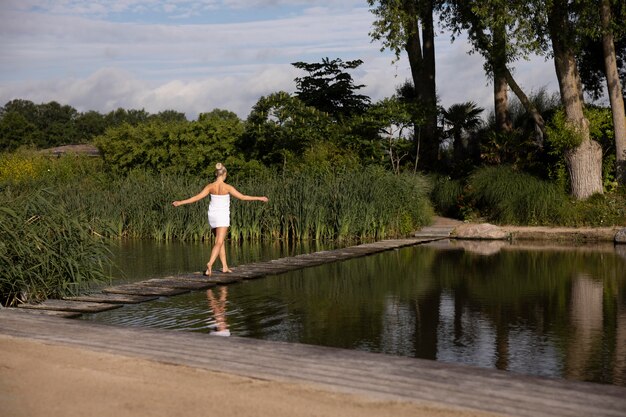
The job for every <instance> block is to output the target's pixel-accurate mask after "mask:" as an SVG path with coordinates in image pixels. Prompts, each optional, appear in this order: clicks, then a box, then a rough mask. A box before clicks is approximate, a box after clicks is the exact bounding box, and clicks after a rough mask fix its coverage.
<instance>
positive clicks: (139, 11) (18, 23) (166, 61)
mask: <svg viewBox="0 0 626 417" xmlns="http://www.w3.org/2000/svg"><path fill="white" fill-rule="evenodd" d="M373 21H374V15H373V14H372V13H371V12H370V11H369V7H368V5H367V1H366V0H306V1H305V0H195V1H189V0H167V1H162V0H0V56H1V57H2V59H1V60H0V106H3V105H4V104H6V103H7V102H8V101H10V100H13V99H17V98H19V99H25V100H31V101H33V102H35V103H45V102H49V101H53V100H54V101H57V102H59V103H61V104H69V105H71V106H73V107H74V108H76V109H77V110H78V111H81V112H85V111H88V110H96V111H98V112H101V113H107V112H109V111H111V110H115V109H117V108H119V107H122V108H125V109H145V110H146V111H148V112H150V113H158V112H159V111H163V110H176V111H180V112H183V113H185V114H186V116H187V118H188V119H190V120H192V119H195V118H196V117H197V115H198V114H199V113H203V112H209V111H211V110H213V109H215V108H220V109H225V110H231V111H233V112H235V113H237V114H238V115H239V117H241V118H246V117H247V116H248V114H249V113H250V111H251V108H252V106H254V104H255V103H256V102H257V101H258V99H259V98H260V97H262V96H264V95H268V94H271V93H274V92H277V91H287V92H289V93H293V92H295V89H296V86H295V82H294V78H296V77H300V76H304V75H306V73H304V72H303V71H300V70H298V69H296V68H295V67H293V66H292V65H291V63H293V62H297V61H304V62H321V60H322V59H323V58H326V57H328V58H330V59H335V58H340V59H342V60H344V61H349V60H353V59H361V60H363V61H364V63H363V65H361V66H360V67H358V68H357V69H356V70H354V71H352V72H351V75H352V77H353V79H354V81H355V82H356V83H357V84H364V85H365V86H366V87H364V88H363V89H362V90H360V91H359V93H361V94H365V95H368V96H369V97H371V98H372V101H373V102H375V101H377V100H380V99H383V98H385V97H389V96H391V95H393V94H394V92H395V89H396V87H397V86H398V85H400V84H402V83H403V82H404V81H405V80H407V79H410V69H409V64H408V61H407V60H406V57H405V56H404V55H403V56H402V57H401V58H400V60H399V61H397V62H394V56H393V54H392V53H390V52H389V51H384V52H381V50H380V49H381V44H380V43H379V42H376V41H375V42H372V40H371V38H370V36H369V32H370V31H371V30H372V23H373ZM435 49H436V59H437V61H436V65H437V78H436V81H437V90H438V95H439V99H440V104H441V105H442V106H444V107H448V106H450V105H452V104H455V103H461V102H466V101H474V102H476V103H477V104H478V105H479V106H481V107H484V108H485V109H486V112H485V114H487V113H489V112H491V111H492V109H493V98H492V90H493V87H492V85H491V83H490V82H489V80H488V79H487V78H486V77H485V75H484V71H483V60H482V58H481V57H480V56H479V55H477V54H468V51H469V50H470V49H471V48H470V46H469V45H468V43H467V42H466V41H464V40H463V39H459V40H456V41H455V42H454V43H451V41H450V35H449V33H447V32H446V31H444V30H442V29H441V28H439V29H438V31H437V36H436V41H435ZM513 70H514V76H515V77H516V79H517V81H518V83H519V84H520V85H521V86H522V87H523V88H524V89H525V91H526V92H532V91H538V90H539V89H541V88H546V89H547V90H548V91H557V90H558V84H557V82H556V77H555V75H554V64H553V62H552V60H547V61H546V59H545V58H543V57H531V58H530V59H529V60H528V61H521V62H518V63H515V64H514V65H513Z"/></svg>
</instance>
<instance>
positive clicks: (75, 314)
mask: <svg viewBox="0 0 626 417" xmlns="http://www.w3.org/2000/svg"><path fill="white" fill-rule="evenodd" d="M7 310H13V311H15V312H18V313H20V314H33V315H40V316H52V317H61V318H65V319H73V318H76V317H80V316H81V315H82V313H79V312H76V311H59V310H36V309H32V308H13V307H11V308H7Z"/></svg>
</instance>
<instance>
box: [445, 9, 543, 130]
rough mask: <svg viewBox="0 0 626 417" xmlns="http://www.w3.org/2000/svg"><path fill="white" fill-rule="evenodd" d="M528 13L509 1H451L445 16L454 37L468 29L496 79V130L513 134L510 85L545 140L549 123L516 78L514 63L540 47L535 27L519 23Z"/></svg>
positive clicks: (486, 69)
mask: <svg viewBox="0 0 626 417" xmlns="http://www.w3.org/2000/svg"><path fill="white" fill-rule="evenodd" d="M527 15H528V7H527V5H526V4H524V3H523V2H522V3H519V4H517V3H515V2H509V1H508V0H488V1H480V2H479V1H475V0H449V1H446V2H445V3H444V6H443V9H442V19H443V21H444V23H445V24H446V26H447V27H448V28H449V29H451V30H452V33H453V40H454V39H455V37H456V36H459V35H461V34H462V32H464V31H466V32H467V35H468V38H469V41H470V42H471V45H472V47H473V52H478V53H480V54H481V55H482V56H483V57H484V58H485V64H484V67H485V72H486V73H487V75H488V76H491V77H492V78H493V84H494V108H495V116H496V129H497V131H499V132H501V133H510V132H511V131H512V130H513V125H512V122H511V118H510V112H509V108H508V107H509V103H508V94H507V90H508V88H511V90H512V91H513V93H514V94H515V95H516V96H517V98H518V99H519V101H520V103H521V104H522V105H523V106H524V108H525V109H526V111H527V112H528V114H530V115H531V116H532V118H533V120H534V122H535V126H536V133H537V134H538V135H539V137H540V139H543V133H544V132H545V122H544V120H543V117H542V116H541V113H540V112H539V111H538V110H537V108H536V107H535V106H534V105H533V103H532V100H530V99H529V98H528V96H527V95H526V93H525V92H524V91H523V89H522V87H521V86H520V85H519V84H518V83H517V82H516V81H515V79H514V77H513V75H512V73H511V69H510V65H511V64H512V63H513V62H514V61H515V60H516V59H519V58H520V57H524V56H526V55H527V54H528V53H529V52H530V51H535V50H536V49H537V43H536V42H535V41H534V40H532V39H533V38H534V37H535V36H534V34H532V33H531V32H532V30H531V29H532V26H530V25H529V24H528V23H527V22H524V23H523V24H519V23H518V19H519V17H520V16H527Z"/></svg>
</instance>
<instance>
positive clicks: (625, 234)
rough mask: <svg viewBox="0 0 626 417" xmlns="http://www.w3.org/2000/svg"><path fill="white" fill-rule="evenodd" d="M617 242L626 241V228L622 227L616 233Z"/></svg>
mask: <svg viewBox="0 0 626 417" xmlns="http://www.w3.org/2000/svg"><path fill="white" fill-rule="evenodd" d="M615 243H626V228H625V229H620V230H619V231H618V232H617V233H616V234H615Z"/></svg>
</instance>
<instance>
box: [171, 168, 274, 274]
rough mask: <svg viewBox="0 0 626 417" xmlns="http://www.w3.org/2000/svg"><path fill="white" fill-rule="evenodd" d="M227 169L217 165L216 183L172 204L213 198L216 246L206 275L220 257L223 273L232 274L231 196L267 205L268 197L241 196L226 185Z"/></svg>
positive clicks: (210, 214)
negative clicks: (229, 242) (229, 255)
mask: <svg viewBox="0 0 626 417" xmlns="http://www.w3.org/2000/svg"><path fill="white" fill-rule="evenodd" d="M226 175H227V172H226V167H224V165H222V164H221V163H217V164H216V165H215V181H214V182H212V183H210V184H208V185H207V186H206V187H204V189H203V190H202V191H200V193H198V194H196V195H194V196H193V197H189V198H188V199H186V200H181V201H174V202H173V203H172V204H173V205H174V207H178V206H182V205H184V204H190V203H195V202H196V201H199V200H202V199H203V198H205V197H206V196H208V195H210V196H211V202H210V203H209V213H208V214H209V225H210V226H211V229H213V230H215V244H214V245H213V249H212V250H211V257H210V258H209V262H208V263H207V264H206V268H207V269H206V271H205V273H204V274H205V275H211V274H212V272H213V270H212V268H213V263H214V262H215V260H216V259H217V257H218V256H219V258H220V262H221V263H222V272H232V271H231V270H230V269H228V264H227V262H226V249H225V248H224V240H225V239H226V233H227V232H228V227H229V226H230V196H231V195H232V196H233V197H235V198H237V199H239V200H243V201H262V202H264V203H267V201H268V198H267V197H254V196H249V195H244V194H241V193H240V192H239V191H237V190H236V189H235V187H233V186H232V185H229V184H226Z"/></svg>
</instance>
